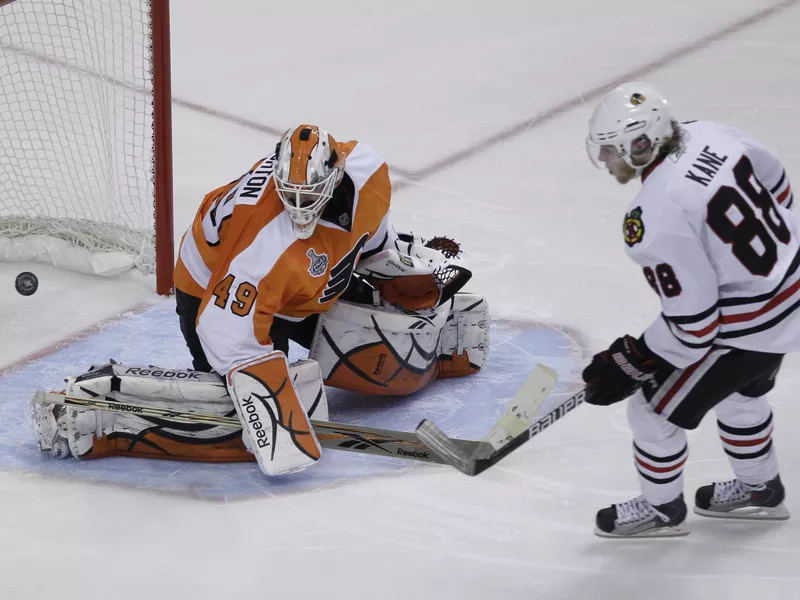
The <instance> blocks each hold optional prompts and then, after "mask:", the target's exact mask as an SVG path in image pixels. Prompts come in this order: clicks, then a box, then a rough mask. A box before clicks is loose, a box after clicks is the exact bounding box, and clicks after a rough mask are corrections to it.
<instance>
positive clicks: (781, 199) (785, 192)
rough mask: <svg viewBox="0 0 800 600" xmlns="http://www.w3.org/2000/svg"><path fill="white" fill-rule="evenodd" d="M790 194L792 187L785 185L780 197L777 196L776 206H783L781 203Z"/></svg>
mask: <svg viewBox="0 0 800 600" xmlns="http://www.w3.org/2000/svg"><path fill="white" fill-rule="evenodd" d="M791 193H792V186H790V185H787V186H786V189H785V190H783V191H782V192H781V194H780V196H778V204H783V201H784V200H786V197H787V196H789V194H791Z"/></svg>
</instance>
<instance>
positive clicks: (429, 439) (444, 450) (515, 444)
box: [417, 388, 586, 477]
mask: <svg viewBox="0 0 800 600" xmlns="http://www.w3.org/2000/svg"><path fill="white" fill-rule="evenodd" d="M585 399H586V389H585V388H584V389H582V390H581V391H579V392H578V393H577V394H575V395H574V396H570V397H569V398H567V399H566V400H564V401H563V402H561V404H559V405H558V406H556V407H555V408H554V409H553V410H551V411H550V412H549V413H547V414H546V415H544V416H543V417H541V418H540V419H537V420H536V421H535V422H534V423H533V424H532V425H530V426H526V427H525V428H523V429H522V431H520V432H519V433H517V434H516V435H513V436H511V437H510V438H508V439H507V441H506V442H505V443H503V444H500V445H493V444H491V443H487V441H486V440H483V442H482V443H481V444H479V445H478V447H477V448H476V449H475V450H474V451H473V452H472V453H470V452H469V451H468V450H466V449H464V448H461V447H459V446H458V444H455V443H454V442H455V440H454V439H452V438H449V437H448V436H447V435H445V433H444V432H442V430H441V429H439V428H438V427H437V426H436V425H435V424H434V423H431V422H430V421H428V420H427V419H425V420H423V421H422V422H421V423H420V424H419V427H417V437H418V438H419V439H420V440H422V441H423V442H425V444H427V445H428V446H429V447H430V448H432V449H433V450H434V452H438V453H439V454H440V456H441V457H442V458H443V459H444V460H445V461H446V462H447V463H448V464H449V465H450V466H452V467H455V468H456V469H458V470H459V471H461V472H462V473H464V474H465V475H469V476H471V477H473V476H475V475H478V474H480V473H483V472H484V471H485V470H486V469H488V468H489V467H491V466H493V465H496V464H497V463H498V462H500V461H501V460H502V459H504V458H505V457H506V456H508V455H509V454H511V453H512V452H513V451H514V450H516V449H517V448H519V447H520V446H522V445H523V444H525V443H526V442H527V441H528V440H530V439H531V438H533V437H535V436H537V435H539V433H541V432H542V431H543V430H544V429H547V428H548V427H550V425H552V424H553V423H555V422H556V421H558V420H559V419H561V417H563V416H564V415H566V414H567V413H570V412H572V411H573V410H574V409H575V408H577V407H578V406H580V405H581V404H583V402H584V401H585Z"/></svg>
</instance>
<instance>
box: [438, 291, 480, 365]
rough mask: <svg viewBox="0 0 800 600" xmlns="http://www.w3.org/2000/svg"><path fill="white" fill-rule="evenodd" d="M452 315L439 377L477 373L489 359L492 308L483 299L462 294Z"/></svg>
mask: <svg viewBox="0 0 800 600" xmlns="http://www.w3.org/2000/svg"><path fill="white" fill-rule="evenodd" d="M449 313H450V314H449V315H448V317H447V323H446V324H445V326H444V329H443V330H442V337H441V343H440V345H439V367H440V368H439V377H441V378H444V377H461V376H463V375H471V374H473V373H476V372H477V371H479V370H480V368H481V367H483V365H484V363H485V362H486V359H487V357H488V356H489V325H490V323H491V321H490V318H489V306H488V304H487V303H486V300H484V298H483V297H482V296H478V295H475V294H467V293H461V292H459V293H457V294H456V295H455V296H453V298H452V300H451V301H450V303H449Z"/></svg>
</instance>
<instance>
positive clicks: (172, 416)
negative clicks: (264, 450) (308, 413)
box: [34, 364, 558, 474]
mask: <svg viewBox="0 0 800 600" xmlns="http://www.w3.org/2000/svg"><path fill="white" fill-rule="evenodd" d="M557 379H558V375H557V374H556V372H555V371H553V370H552V369H550V368H549V367H546V366H545V365H541V364H539V365H536V367H534V369H533V371H531V374H530V375H529V376H528V378H527V379H526V380H525V383H523V384H522V387H521V388H520V389H519V391H518V392H517V393H516V395H515V396H514V399H513V400H512V401H511V403H510V404H509V405H508V407H507V408H506V410H505V412H504V413H503V416H502V417H500V420H499V421H498V422H497V423H496V424H495V425H494V427H493V428H492V429H491V430H490V431H489V433H488V434H487V435H486V436H485V437H484V438H483V440H481V441H475V440H462V439H458V438H449V437H447V436H445V435H444V434H443V433H442V432H441V431H440V430H438V428H437V427H436V426H435V425H434V424H433V423H431V422H430V421H427V419H426V420H425V421H423V424H424V423H429V425H430V427H433V428H435V429H436V430H437V431H439V434H440V435H441V437H442V438H444V439H445V440H446V447H439V448H436V447H434V446H433V445H431V443H428V442H426V441H421V438H420V437H419V431H420V428H419V427H418V428H417V432H416V433H410V432H406V431H395V430H392V429H380V428H375V427H366V426H363V425H346V424H343V423H332V422H329V421H317V420H314V419H312V420H311V424H312V426H313V427H314V433H315V434H316V435H317V439H318V440H319V442H320V445H321V446H322V447H323V448H329V449H332V450H345V451H347V452H361V453H365V454H372V455H375V456H384V457H386V456H395V457H398V458H403V459H407V460H418V461H423V462H432V463H439V464H447V465H451V466H454V467H455V468H457V469H459V470H461V471H462V472H465V473H467V471H466V470H465V467H463V466H460V465H458V464H454V462H453V459H452V457H451V455H450V453H453V454H454V455H455V456H465V457H472V456H477V455H479V454H478V453H479V450H480V448H482V447H483V446H487V445H488V446H489V448H494V447H505V446H504V444H505V443H506V442H508V443H513V442H514V440H515V439H516V437H517V436H518V435H519V434H520V432H525V431H527V429H526V428H527V427H528V425H529V424H530V421H531V418H532V417H533V415H535V414H536V411H537V410H538V409H539V407H540V406H541V405H542V403H543V402H544V401H545V399H546V398H547V396H548V394H549V393H550V390H551V389H552V388H553V386H554V385H555V383H556V381H557ZM34 401H35V402H39V403H42V404H63V405H67V406H80V407H83V408H91V409H100V410H108V411H112V412H118V413H124V414H132V415H136V416H140V417H149V418H155V419H166V420H170V421H178V422H182V423H203V424H206V425H214V426H218V427H234V428H237V429H241V427H242V425H241V423H240V421H239V419H238V418H236V417H227V416H224V415H212V414H204V413H200V412H194V411H191V410H175V409H170V408H160V407H157V406H148V405H146V404H138V403H134V402H129V401H123V400H118V399H116V398H112V397H108V396H97V397H95V398H85V397H83V396H68V395H67V394H66V393H65V392H43V391H38V392H36V396H35V397H34ZM420 427H422V424H420ZM509 440H510V441H509ZM434 443H439V442H438V440H436V439H435V438H434ZM498 460H499V459H498ZM484 468H486V467H484ZM468 474H469V473H468ZM472 474H475V473H472Z"/></svg>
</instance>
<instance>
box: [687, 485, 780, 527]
mask: <svg viewBox="0 0 800 600" xmlns="http://www.w3.org/2000/svg"><path fill="white" fill-rule="evenodd" d="M785 497H786V492H785V490H784V488H783V484H782V483H781V477H780V475H778V476H776V477H775V478H774V479H770V480H769V481H768V482H766V483H762V484H761V485H749V484H747V483H743V482H741V481H739V480H738V479H732V480H730V481H723V482H716V483H712V484H711V485H704V486H703V487H701V488H698V490H697V494H696V495H695V499H694V512H695V513H697V514H698V515H702V516H704V517H716V518H718V519H754V520H767V521H785V520H786V519H788V518H789V516H790V515H789V510H788V509H787V508H786V506H785V505H784V503H783V500H784V498H785Z"/></svg>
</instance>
